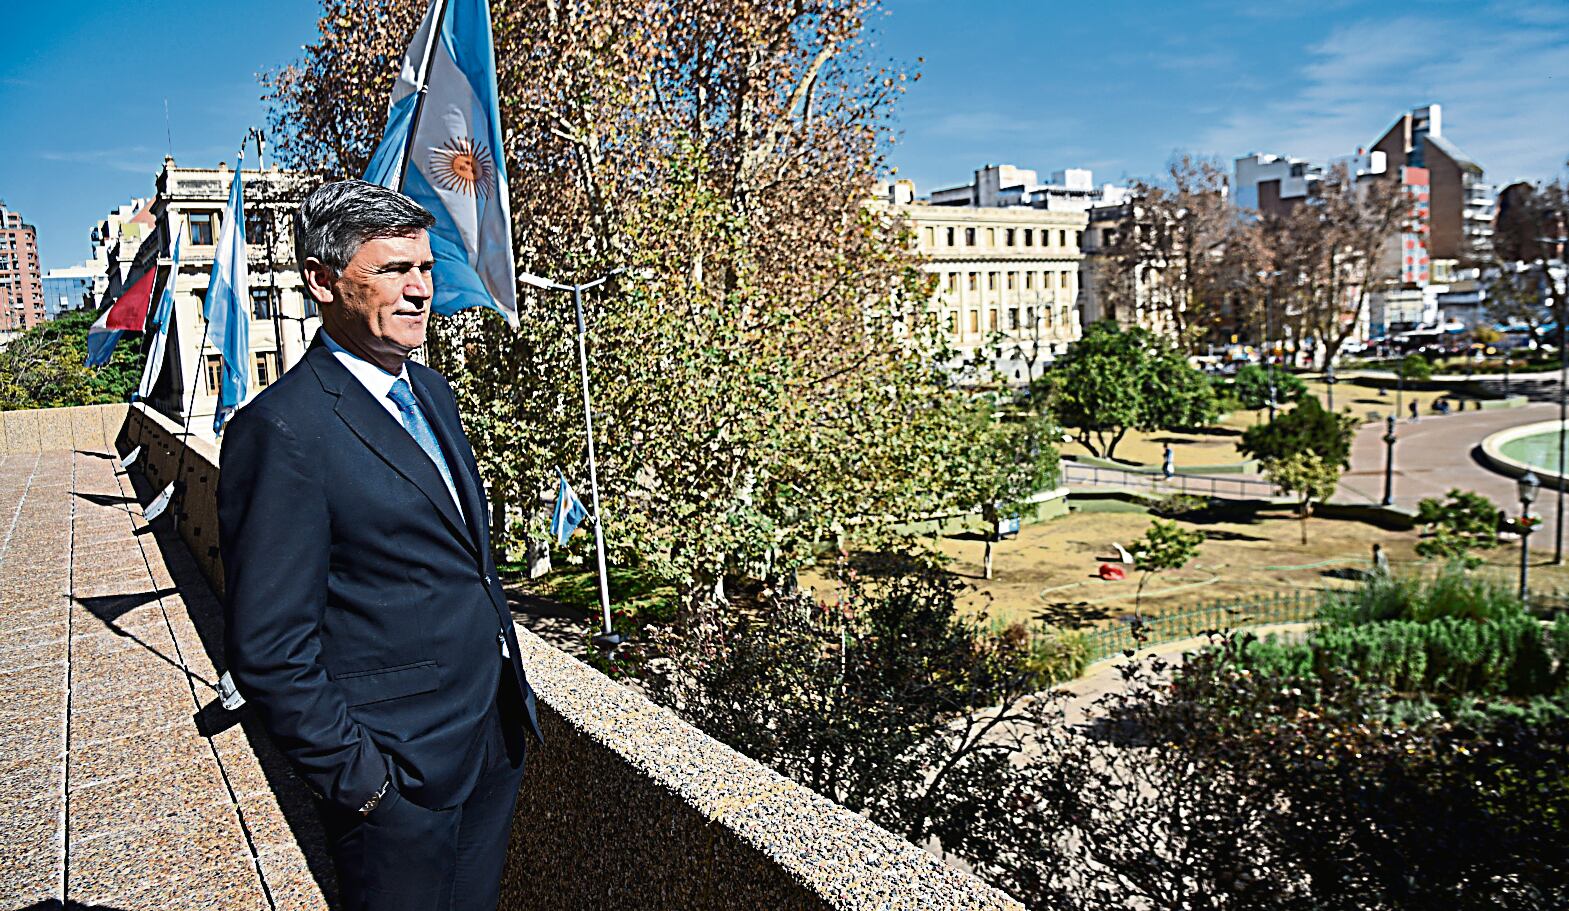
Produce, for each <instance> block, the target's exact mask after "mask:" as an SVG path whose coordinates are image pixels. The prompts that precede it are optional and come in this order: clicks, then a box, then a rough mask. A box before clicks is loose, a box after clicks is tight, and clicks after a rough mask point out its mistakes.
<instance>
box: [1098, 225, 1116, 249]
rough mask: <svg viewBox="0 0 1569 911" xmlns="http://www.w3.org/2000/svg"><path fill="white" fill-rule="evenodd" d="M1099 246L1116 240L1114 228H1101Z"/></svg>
mask: <svg viewBox="0 0 1569 911" xmlns="http://www.w3.org/2000/svg"><path fill="white" fill-rule="evenodd" d="M1100 242H1101V246H1105V247H1109V246H1111V245H1112V244H1115V243H1116V242H1117V229H1116V228H1103V229H1101V232H1100Z"/></svg>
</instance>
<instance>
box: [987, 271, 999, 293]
mask: <svg viewBox="0 0 1569 911" xmlns="http://www.w3.org/2000/svg"><path fill="white" fill-rule="evenodd" d="M986 290H987V291H996V290H997V273H995V272H988V273H986Z"/></svg>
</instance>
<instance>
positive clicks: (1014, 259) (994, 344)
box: [890, 202, 1085, 385]
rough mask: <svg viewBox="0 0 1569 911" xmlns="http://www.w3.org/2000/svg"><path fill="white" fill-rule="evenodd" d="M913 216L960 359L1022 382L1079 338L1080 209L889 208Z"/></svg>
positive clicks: (938, 308) (936, 306) (937, 308)
mask: <svg viewBox="0 0 1569 911" xmlns="http://www.w3.org/2000/svg"><path fill="white" fill-rule="evenodd" d="M890 209H891V210H893V212H895V213H896V214H897V215H899V216H902V217H903V218H905V219H907V220H908V223H909V227H910V229H911V231H912V233H913V234H914V237H915V244H916V248H917V250H918V251H919V253H920V254H921V256H922V257H923V259H924V260H925V264H924V268H925V270H926V271H927V272H929V273H931V274H932V275H934V276H936V290H935V292H934V298H933V302H932V303H933V310H934V312H935V313H936V315H937V318H938V320H939V324H940V325H941V326H942V327H943V329H944V330H945V332H946V334H947V337H948V341H949V344H950V345H951V347H952V348H953V349H954V351H955V352H956V353H957V357H956V359H955V363H956V364H957V363H961V362H963V361H966V360H971V359H974V358H976V357H977V355H978V354H979V355H981V356H983V357H984V358H985V359H987V360H988V361H990V362H991V363H992V364H993V365H994V366H995V367H996V369H997V370H998V372H999V373H1000V374H1001V376H1002V377H1003V379H1005V380H1006V381H1008V382H1010V383H1013V384H1018V385H1024V384H1027V383H1029V382H1030V380H1032V379H1034V378H1035V377H1038V376H1039V375H1040V373H1041V370H1042V369H1043V368H1044V367H1045V365H1046V364H1049V363H1050V362H1051V361H1052V360H1053V359H1055V358H1056V357H1057V355H1059V354H1062V353H1063V352H1064V351H1066V350H1067V348H1068V345H1069V344H1071V343H1073V342H1075V341H1077V340H1078V338H1079V336H1080V329H1081V321H1080V316H1079V306H1078V300H1079V291H1080V278H1079V264H1080V262H1081V260H1082V258H1083V257H1082V254H1081V253H1080V244H1081V243H1082V241H1083V232H1084V227H1085V215H1084V213H1083V212H1072V211H1066V212H1065V211H1049V210H1044V209H1034V208H1026V207H1017V206H1014V207H1005V208H985V207H979V206H933V205H927V204H924V203H919V202H916V203H908V204H895V205H891V206H890Z"/></svg>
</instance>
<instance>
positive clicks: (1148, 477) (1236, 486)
mask: <svg viewBox="0 0 1569 911" xmlns="http://www.w3.org/2000/svg"><path fill="white" fill-rule="evenodd" d="M1062 483H1063V484H1065V485H1073V484H1081V485H1089V486H1107V487H1128V488H1132V489H1134V490H1148V491H1150V492H1152V493H1168V494H1169V493H1181V494H1190V495H1192V496H1200V497H1225V498H1228V499H1246V500H1257V499H1261V498H1265V497H1275V496H1280V495H1281V494H1280V490H1279V488H1277V487H1276V486H1275V485H1274V484H1271V483H1270V482H1268V481H1263V480H1259V479H1258V478H1250V477H1245V476H1242V475H1233V476H1216V475H1197V474H1173V475H1172V476H1171V477H1169V478H1168V477H1166V476H1165V475H1164V474H1161V473H1159V472H1149V471H1129V470H1127V469H1123V468H1100V467H1098V466H1095V465H1084V464H1081V463H1079V462H1063V463H1062Z"/></svg>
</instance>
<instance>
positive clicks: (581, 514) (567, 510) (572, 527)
mask: <svg viewBox="0 0 1569 911" xmlns="http://www.w3.org/2000/svg"><path fill="white" fill-rule="evenodd" d="M556 474H557V476H559V477H560V478H561V486H560V487H559V488H558V489H557V490H556V510H555V512H554V513H552V514H551V516H550V533H551V534H553V535H555V536H556V546H557V547H560V546H561V545H563V544H565V543H567V539H568V538H570V537H572V532H574V531H576V530H577V527H578V525H579V524H581V523H582V521H583V520H584V519H586V518H588V510H586V509H584V508H583V503H582V501H580V500H579V499H578V498H577V494H575V493H573V492H572V485H571V484H568V483H567V476H566V475H564V474H562V473H561V469H559V468H558V469H556Z"/></svg>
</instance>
